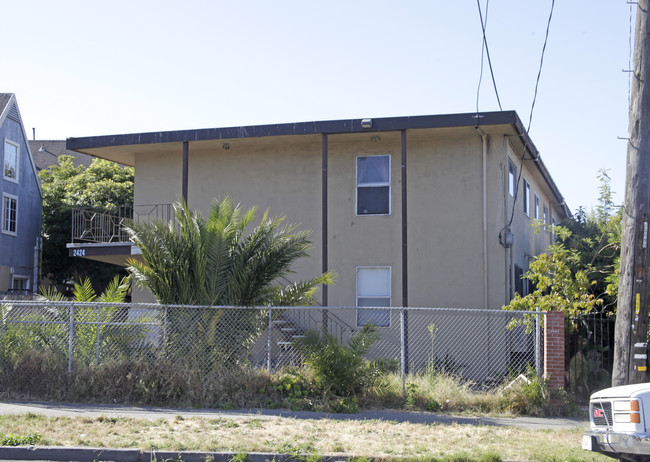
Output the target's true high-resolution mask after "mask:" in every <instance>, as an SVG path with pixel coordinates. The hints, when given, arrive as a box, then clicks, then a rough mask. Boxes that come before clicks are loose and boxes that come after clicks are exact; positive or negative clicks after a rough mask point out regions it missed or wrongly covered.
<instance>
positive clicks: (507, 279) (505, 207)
mask: <svg viewBox="0 0 650 462" xmlns="http://www.w3.org/2000/svg"><path fill="white" fill-rule="evenodd" d="M503 151H504V153H505V155H506V156H505V158H506V164H505V165H506V170H505V182H504V184H505V186H506V187H505V189H504V195H503V210H504V211H505V214H506V215H505V221H506V222H507V221H508V218H507V216H508V181H509V179H508V139H507V138H506V137H505V136H504V137H503ZM511 249H512V247H507V248H505V249H504V250H505V253H504V254H503V258H504V261H503V263H504V264H503V267H504V270H505V275H504V276H505V284H504V289H505V293H504V297H503V301H504V304H505V303H508V302H509V301H510V252H511Z"/></svg>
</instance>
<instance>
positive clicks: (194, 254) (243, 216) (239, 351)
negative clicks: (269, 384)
mask: <svg viewBox="0 0 650 462" xmlns="http://www.w3.org/2000/svg"><path fill="white" fill-rule="evenodd" d="M174 210H175V217H176V221H175V222H169V223H162V222H155V221H151V222H139V223H132V224H131V226H130V227H129V228H128V229H127V231H128V232H129V235H130V237H131V240H132V241H133V242H134V243H135V244H136V245H137V246H138V247H139V248H140V250H141V251H142V260H143V261H138V260H135V259H131V260H130V261H129V265H130V266H129V267H128V268H127V269H128V271H129V272H130V273H131V275H132V277H133V280H134V282H135V283H136V284H139V285H141V286H143V287H145V288H147V289H149V290H150V291H151V292H152V293H153V294H154V295H155V296H156V298H157V299H158V301H159V302H160V303H163V304H174V305H204V306H220V307H224V306H228V307H267V306H289V305H309V304H311V303H313V301H314V294H315V293H316V291H317V290H318V286H319V285H320V284H328V283H330V282H331V281H332V274H330V273H325V274H322V275H320V276H318V277H316V278H314V279H310V280H307V281H296V282H289V281H288V280H287V277H288V276H289V275H290V274H291V273H292V272H293V271H292V266H293V264H294V262H295V261H296V260H297V259H298V258H300V257H304V256H308V253H307V250H308V249H309V247H310V245H311V243H310V241H309V232H308V231H297V230H296V226H295V225H285V224H284V217H280V218H269V216H268V211H267V212H266V213H264V215H263V217H262V219H261V222H260V224H259V225H257V226H255V227H254V228H253V229H252V230H251V231H250V232H249V233H247V228H248V227H249V226H250V225H251V224H252V222H253V221H254V220H255V208H250V209H248V210H246V211H243V210H242V209H241V208H240V207H239V206H233V205H232V203H231V202H230V199H228V198H225V199H223V200H222V201H221V202H215V204H214V205H213V208H212V210H211V211H210V214H209V216H208V218H207V220H206V219H204V218H203V217H202V216H201V214H200V213H198V212H191V211H190V210H189V209H188V207H187V205H186V204H184V203H177V204H175V205H174ZM267 314H268V312H266V311H264V310H253V309H233V308H218V309H210V310H206V309H197V308H188V309H181V308H175V309H173V310H170V312H169V314H168V325H169V330H168V336H167V338H168V342H171V343H173V344H175V347H176V349H177V350H178V349H181V350H183V351H186V352H189V351H191V352H192V354H193V355H195V356H196V357H195V358H193V359H192V358H190V360H192V361H194V360H196V361H199V362H200V363H201V367H202V368H203V367H209V368H214V367H215V365H217V364H218V365H225V364H233V363H241V362H242V360H243V359H244V358H245V357H246V356H247V355H248V350H249V347H250V346H251V345H252V343H253V342H254V341H255V340H256V339H257V338H258V337H259V334H260V333H261V331H262V329H263V328H264V323H265V319H266V316H267ZM170 350H171V349H170ZM185 360H187V357H186V358H185Z"/></svg>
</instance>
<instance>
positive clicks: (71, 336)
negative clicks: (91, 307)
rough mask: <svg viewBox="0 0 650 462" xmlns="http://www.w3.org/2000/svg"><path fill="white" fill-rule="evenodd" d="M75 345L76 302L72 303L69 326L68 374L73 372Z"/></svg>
mask: <svg viewBox="0 0 650 462" xmlns="http://www.w3.org/2000/svg"><path fill="white" fill-rule="evenodd" d="M73 345H74V303H70V325H69V327H68V375H70V374H72V350H73Z"/></svg>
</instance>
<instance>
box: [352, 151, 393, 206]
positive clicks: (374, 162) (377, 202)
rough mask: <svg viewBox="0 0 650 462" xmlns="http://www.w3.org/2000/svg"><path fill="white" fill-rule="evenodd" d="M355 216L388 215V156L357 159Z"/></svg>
mask: <svg viewBox="0 0 650 462" xmlns="http://www.w3.org/2000/svg"><path fill="white" fill-rule="evenodd" d="M357 215H390V156H389V155H383V156H364V157H357Z"/></svg>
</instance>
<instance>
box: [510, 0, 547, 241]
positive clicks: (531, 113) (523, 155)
mask: <svg viewBox="0 0 650 462" xmlns="http://www.w3.org/2000/svg"><path fill="white" fill-rule="evenodd" d="M554 7H555V0H551V11H550V13H549V15H548V21H547V23H546V35H545V37H544V45H543V46H542V56H541V58H540V60H539V69H538V70H537V79H536V81H535V93H534V95H533V102H532V104H531V106H530V115H529V117H528V127H527V128H526V137H525V138H524V149H523V151H522V153H521V159H520V162H519V175H518V176H517V183H516V185H515V191H514V192H515V195H514V198H513V201H512V210H511V212H510V219H509V220H508V224H507V225H506V226H504V227H503V228H502V229H501V231H500V232H499V236H501V233H503V231H505V230H506V229H508V228H509V227H510V225H511V224H512V220H513V219H514V217H515V206H516V204H517V196H518V195H519V194H518V193H519V181H520V180H521V175H522V172H523V170H524V168H523V167H524V157H526V150H527V149H528V140H529V136H528V134H529V133H530V127H531V125H532V123H533V111H534V110H535V102H536V101H537V90H538V88H539V80H540V77H541V75H542V67H543V66H544V54H545V52H546V44H547V43H548V35H549V31H550V29H551V19H552V18H553V9H554Z"/></svg>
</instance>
